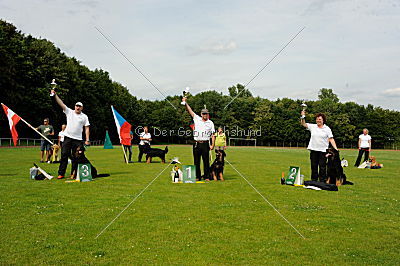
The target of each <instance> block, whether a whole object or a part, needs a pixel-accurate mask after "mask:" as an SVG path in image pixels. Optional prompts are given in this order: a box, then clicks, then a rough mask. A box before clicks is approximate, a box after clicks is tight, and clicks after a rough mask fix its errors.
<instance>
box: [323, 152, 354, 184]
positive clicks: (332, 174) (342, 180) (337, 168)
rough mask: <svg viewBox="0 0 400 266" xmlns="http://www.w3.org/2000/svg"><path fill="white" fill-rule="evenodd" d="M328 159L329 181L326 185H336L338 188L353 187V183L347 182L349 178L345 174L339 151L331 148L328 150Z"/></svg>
mask: <svg viewBox="0 0 400 266" xmlns="http://www.w3.org/2000/svg"><path fill="white" fill-rule="evenodd" d="M326 157H327V158H328V163H327V177H328V179H327V181H326V183H328V184H335V185H336V186H341V185H353V183H352V182H350V181H347V177H346V175H345V173H344V172H343V167H342V164H341V160H340V154H339V151H338V150H336V149H334V148H333V147H329V148H328V149H327V150H326Z"/></svg>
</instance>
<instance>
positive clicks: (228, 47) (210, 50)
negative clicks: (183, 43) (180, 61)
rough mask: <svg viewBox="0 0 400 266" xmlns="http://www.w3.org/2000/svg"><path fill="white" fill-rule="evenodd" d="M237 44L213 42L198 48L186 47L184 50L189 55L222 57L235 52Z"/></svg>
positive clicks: (232, 42)
mask: <svg viewBox="0 0 400 266" xmlns="http://www.w3.org/2000/svg"><path fill="white" fill-rule="evenodd" d="M236 48H237V44H236V42H234V41H228V42H223V41H219V42H213V43H205V44H203V45H201V46H199V47H190V46H187V47H186V50H187V52H188V54H189V55H199V54H212V55H223V54H230V53H232V52H233V51H234V50H236Z"/></svg>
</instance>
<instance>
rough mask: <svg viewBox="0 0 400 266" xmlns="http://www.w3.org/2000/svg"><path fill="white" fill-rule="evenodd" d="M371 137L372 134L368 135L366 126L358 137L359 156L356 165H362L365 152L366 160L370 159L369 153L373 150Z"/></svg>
mask: <svg viewBox="0 0 400 266" xmlns="http://www.w3.org/2000/svg"><path fill="white" fill-rule="evenodd" d="M371 139H372V138H371V136H370V135H368V129H366V128H364V129H363V133H362V134H361V135H360V136H359V137H358V157H357V160H356V163H355V164H354V166H356V167H358V166H359V165H360V162H361V157H362V155H363V153H365V155H364V162H365V161H368V159H369V153H370V152H371Z"/></svg>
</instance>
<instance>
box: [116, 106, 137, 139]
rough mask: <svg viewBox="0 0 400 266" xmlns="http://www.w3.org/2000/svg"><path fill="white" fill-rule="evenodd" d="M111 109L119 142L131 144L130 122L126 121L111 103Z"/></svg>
mask: <svg viewBox="0 0 400 266" xmlns="http://www.w3.org/2000/svg"><path fill="white" fill-rule="evenodd" d="M111 110H112V112H113V115H114V120H115V125H116V126H117V131H118V135H119V140H120V142H121V144H122V145H131V128H132V126H131V124H129V123H128V122H126V120H125V118H123V117H122V116H121V115H120V114H119V113H118V112H117V110H115V109H114V107H113V106H112V105H111Z"/></svg>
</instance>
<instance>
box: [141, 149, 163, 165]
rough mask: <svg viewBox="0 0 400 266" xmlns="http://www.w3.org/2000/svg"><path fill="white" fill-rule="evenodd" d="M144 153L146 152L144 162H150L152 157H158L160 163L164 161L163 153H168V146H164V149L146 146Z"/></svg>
mask: <svg viewBox="0 0 400 266" xmlns="http://www.w3.org/2000/svg"><path fill="white" fill-rule="evenodd" d="M145 153H146V163H151V160H152V159H153V157H159V158H160V159H161V161H162V163H165V154H167V153H168V146H166V147H165V149H164V150H162V149H153V148H148V149H147V150H145Z"/></svg>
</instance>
